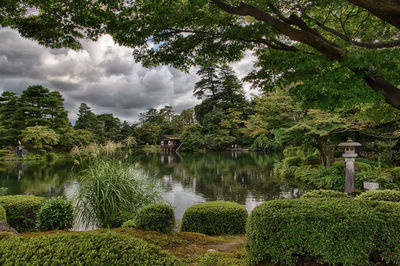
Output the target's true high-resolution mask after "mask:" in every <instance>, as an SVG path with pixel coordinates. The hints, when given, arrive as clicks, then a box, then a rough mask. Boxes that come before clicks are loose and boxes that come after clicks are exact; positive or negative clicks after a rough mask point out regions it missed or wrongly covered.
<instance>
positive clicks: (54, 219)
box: [37, 197, 74, 231]
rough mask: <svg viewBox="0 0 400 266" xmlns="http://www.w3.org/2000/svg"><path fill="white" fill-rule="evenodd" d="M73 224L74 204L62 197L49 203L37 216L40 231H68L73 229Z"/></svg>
mask: <svg viewBox="0 0 400 266" xmlns="http://www.w3.org/2000/svg"><path fill="white" fill-rule="evenodd" d="M73 222H74V210H73V207H72V203H71V202H70V201H67V200H65V199H63V198H62V197H57V198H52V199H50V200H49V201H47V202H46V204H44V205H43V206H42V207H41V208H40V210H39V212H38V215H37V227H38V229H39V230H40V231H50V230H67V229H70V228H72V225H73Z"/></svg>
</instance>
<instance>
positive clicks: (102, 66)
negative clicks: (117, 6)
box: [0, 28, 254, 123]
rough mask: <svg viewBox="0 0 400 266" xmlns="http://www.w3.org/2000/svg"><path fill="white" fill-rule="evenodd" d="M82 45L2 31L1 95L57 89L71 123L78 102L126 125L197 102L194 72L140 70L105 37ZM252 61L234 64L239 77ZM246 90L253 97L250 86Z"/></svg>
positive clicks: (126, 51)
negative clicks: (51, 44)
mask: <svg viewBox="0 0 400 266" xmlns="http://www.w3.org/2000/svg"><path fill="white" fill-rule="evenodd" d="M82 45H83V49H82V50H79V51H74V50H70V49H64V48H63V49H50V48H46V47H44V46H41V45H39V44H38V43H37V42H36V41H33V40H29V39H25V38H22V37H21V36H20V35H19V33H18V32H17V31H15V30H12V29H9V28H0V93H1V92H3V91H12V92H16V93H17V94H20V93H21V92H22V91H23V90H24V89H26V88H27V87H28V86H29V85H42V86H44V87H46V88H48V89H49V90H51V91H52V90H57V91H59V92H61V94H62V95H63V97H64V99H65V102H64V105H65V108H66V109H67V110H68V111H69V114H68V116H69V119H70V120H71V121H72V122H73V123H74V121H75V120H76V118H77V111H78V108H79V105H80V103H82V102H85V103H86V104H88V105H89V106H90V107H91V108H92V110H93V111H94V112H95V113H96V114H102V113H113V114H114V115H115V116H117V117H118V118H120V120H121V121H124V120H127V121H128V122H130V123H133V122H134V121H137V120H138V116H139V114H140V113H142V112H145V111H146V110H147V109H149V108H152V107H153V108H161V107H163V106H165V105H171V106H173V108H174V110H175V112H177V113H180V112H181V111H182V110H183V109H186V108H190V107H193V106H195V105H196V104H198V103H199V101H198V100H197V99H196V98H195V97H194V96H193V88H194V84H195V83H196V81H197V80H198V77H197V76H196V69H195V68H193V69H192V71H190V73H184V72H181V71H179V70H177V69H175V68H172V67H170V66H159V67H156V68H151V69H149V68H144V67H143V66H142V65H141V64H140V63H136V62H135V61H134V59H133V56H132V51H131V49H129V48H127V47H121V46H119V45H117V44H115V43H114V41H113V40H112V38H111V37H110V36H108V35H105V36H103V37H101V38H100V39H99V40H98V41H97V42H93V41H85V42H82ZM253 61H254V58H253V57H252V56H251V55H248V56H246V57H245V58H244V59H243V60H242V61H240V62H236V63H234V64H232V67H233V69H234V70H235V71H236V73H237V75H238V77H239V78H243V77H244V76H245V75H246V74H247V73H248V72H249V71H251V69H252V65H253V63H254V62H253ZM245 91H246V93H247V94H248V96H249V95H250V93H252V92H250V90H249V85H248V84H245ZM253 93H254V92H253Z"/></svg>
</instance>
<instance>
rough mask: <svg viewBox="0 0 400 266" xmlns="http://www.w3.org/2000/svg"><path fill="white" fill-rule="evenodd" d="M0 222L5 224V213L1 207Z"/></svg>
mask: <svg viewBox="0 0 400 266" xmlns="http://www.w3.org/2000/svg"><path fill="white" fill-rule="evenodd" d="M0 221H3V222H5V223H6V222H7V213H6V210H5V209H4V208H3V206H1V205H0Z"/></svg>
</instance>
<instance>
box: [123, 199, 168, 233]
mask: <svg viewBox="0 0 400 266" xmlns="http://www.w3.org/2000/svg"><path fill="white" fill-rule="evenodd" d="M124 225H125V227H130V225H131V223H129V224H125V223H124ZM128 225H129V226H128ZM174 226H175V215H174V210H173V209H172V207H171V206H169V205H166V204H162V203H159V204H151V205H148V206H145V207H143V208H142V209H140V210H139V212H138V214H137V215H136V217H135V227H136V228H139V229H143V230H146V231H158V232H163V233H170V232H172V230H173V229H174Z"/></svg>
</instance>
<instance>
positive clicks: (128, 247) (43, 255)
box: [0, 232, 182, 265]
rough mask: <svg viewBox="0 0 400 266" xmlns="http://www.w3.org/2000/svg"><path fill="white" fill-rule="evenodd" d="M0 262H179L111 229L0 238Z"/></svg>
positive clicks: (127, 263)
mask: <svg viewBox="0 0 400 266" xmlns="http://www.w3.org/2000/svg"><path fill="white" fill-rule="evenodd" d="M0 254H1V256H0V264H2V265H15V264H31V265H45V264H48V263H49V262H51V263H52V264H59V265H78V264H79V265H82V264H83V265H182V263H181V262H180V261H178V260H177V259H176V258H175V257H173V256H171V255H169V254H168V253H167V252H165V251H162V250H161V249H160V248H159V247H156V246H154V245H151V244H147V243H146V242H144V241H143V240H140V239H137V238H133V237H130V236H127V235H119V234H116V233H113V232H106V233H100V232H83V233H58V234H50V235H41V236H36V237H26V238H25V237H11V238H9V239H7V240H2V241H0Z"/></svg>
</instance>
